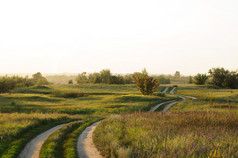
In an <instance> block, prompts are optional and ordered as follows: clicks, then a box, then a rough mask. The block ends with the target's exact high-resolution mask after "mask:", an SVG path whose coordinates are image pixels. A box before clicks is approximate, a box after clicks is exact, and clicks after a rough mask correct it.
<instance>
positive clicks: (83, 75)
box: [75, 72, 88, 84]
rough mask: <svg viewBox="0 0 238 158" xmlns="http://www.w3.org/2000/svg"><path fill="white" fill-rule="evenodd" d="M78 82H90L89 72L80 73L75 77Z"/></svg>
mask: <svg viewBox="0 0 238 158" xmlns="http://www.w3.org/2000/svg"><path fill="white" fill-rule="evenodd" d="M75 80H76V82H77V83H78V84H84V83H87V82H88V78H87V72H82V73H81V74H78V76H77V78H76V79H75Z"/></svg>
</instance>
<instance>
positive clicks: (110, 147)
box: [93, 111, 238, 158]
mask: <svg viewBox="0 0 238 158" xmlns="http://www.w3.org/2000/svg"><path fill="white" fill-rule="evenodd" d="M237 127H238V115H237V114H236V113H232V112H229V113H228V112H206V111H197V112H192V111H190V112H167V113H134V114H128V115H116V116H112V117H111V118H108V119H106V120H104V121H102V122H101V123H100V124H99V126H98V127H97V128H96V130H95V132H94V134H93V140H94V142H95V144H96V146H97V148H98V149H99V150H100V152H101V153H102V154H103V155H104V156H105V157H151V158H153V157H155V158H157V157H237V156H238V150H237V149H238V130H237Z"/></svg>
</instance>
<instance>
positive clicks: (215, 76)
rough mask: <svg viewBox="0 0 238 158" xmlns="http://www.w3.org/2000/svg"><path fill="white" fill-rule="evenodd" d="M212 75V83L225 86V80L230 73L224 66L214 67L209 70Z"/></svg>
mask: <svg viewBox="0 0 238 158" xmlns="http://www.w3.org/2000/svg"><path fill="white" fill-rule="evenodd" d="M208 73H209V74H210V76H211V83H212V84H213V85H216V86H218V87H225V85H224V81H225V79H226V77H227V76H228V74H229V71H228V70H225V69H224V68H212V69H210V70H209V71H208Z"/></svg>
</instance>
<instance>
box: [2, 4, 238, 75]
mask: <svg viewBox="0 0 238 158" xmlns="http://www.w3.org/2000/svg"><path fill="white" fill-rule="evenodd" d="M237 7H238V1H236V0H227V1H223V0H213V1H207V0H200V1H190V0H182V1H176V0H169V1H160V0H148V1H142V0H121V1H112V0H101V1H97V0H90V1H77V0H72V1H62V0H58V1H56V0H50V1H48V0H47V1H46V0H42V1H32V0H22V1H17V0H12V1H1V2H0V24H1V25H0V63H1V65H0V74H17V73H18V74H19V73H31V74H32V73H36V72H42V73H44V74H47V73H53V74H56V73H80V72H84V71H85V72H89V73H92V72H99V71H100V70H102V69H110V70H111V72H112V73H118V74H126V73H133V72H139V71H141V70H142V69H143V68H146V69H147V70H148V72H149V73H150V74H174V73H175V71H180V73H181V74H183V75H195V74H197V73H207V72H208V70H209V69H210V68H213V67H224V68H225V69H229V70H237V69H238V62H237V61H238V29H237V28H238V18H237V17H238V9H237Z"/></svg>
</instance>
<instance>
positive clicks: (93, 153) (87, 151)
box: [77, 87, 196, 158]
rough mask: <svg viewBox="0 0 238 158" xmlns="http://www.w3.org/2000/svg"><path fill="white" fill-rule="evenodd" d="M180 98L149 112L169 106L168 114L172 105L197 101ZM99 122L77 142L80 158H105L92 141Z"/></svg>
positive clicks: (172, 92) (82, 134)
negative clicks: (185, 101) (186, 101)
mask: <svg viewBox="0 0 238 158" xmlns="http://www.w3.org/2000/svg"><path fill="white" fill-rule="evenodd" d="M168 89H169V87H166V88H165V89H164V90H163V92H162V93H166V92H167V91H168ZM175 89H176V87H174V88H173V89H172V90H171V91H170V94H174V90H175ZM179 97H180V98H181V99H182V100H179V101H176V100H171V101H166V102H163V103H160V104H158V105H156V106H154V107H153V108H152V109H151V110H150V111H149V112H154V111H155V110H156V109H158V108H159V107H160V106H161V105H164V104H168V105H166V106H165V108H164V109H163V112H166V111H167V110H168V109H169V108H170V107H171V106H172V105H174V104H176V103H178V102H182V101H184V100H186V99H187V98H191V99H196V98H195V97H191V96H179ZM99 122H100V121H99ZM99 122H96V123H94V124H92V125H91V126H89V127H87V128H86V129H85V130H84V131H83V132H82V133H81V135H80V136H79V138H78V142H77V151H78V156H79V158H103V156H101V155H100V152H99V151H98V150H97V148H96V147H95V145H94V143H93V139H92V135H93V132H94V130H95V129H96V127H97V125H98V124H99Z"/></svg>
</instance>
